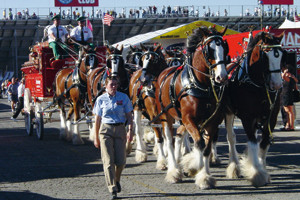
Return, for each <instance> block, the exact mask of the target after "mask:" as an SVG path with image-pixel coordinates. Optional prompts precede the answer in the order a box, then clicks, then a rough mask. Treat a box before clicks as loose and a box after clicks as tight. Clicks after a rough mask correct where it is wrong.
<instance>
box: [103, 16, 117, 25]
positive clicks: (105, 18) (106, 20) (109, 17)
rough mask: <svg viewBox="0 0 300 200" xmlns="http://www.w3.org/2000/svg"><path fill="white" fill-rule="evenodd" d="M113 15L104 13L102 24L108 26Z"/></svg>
mask: <svg viewBox="0 0 300 200" xmlns="http://www.w3.org/2000/svg"><path fill="white" fill-rule="evenodd" d="M114 19H115V18H114V17H113V16H111V15H109V14H105V15H104V18H103V24H106V25H108V26H110V24H111V22H112V21H114Z"/></svg>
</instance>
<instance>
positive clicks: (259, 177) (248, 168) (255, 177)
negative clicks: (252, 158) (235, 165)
mask: <svg viewBox="0 0 300 200" xmlns="http://www.w3.org/2000/svg"><path fill="white" fill-rule="evenodd" d="M241 172H242V175H243V176H244V177H245V178H246V179H247V180H249V181H250V182H251V184H252V185H253V186H254V187H262V186H265V185H267V184H268V183H270V182H271V178H270V175H269V174H268V173H267V171H266V170H265V169H264V167H263V166H259V167H257V168H255V167H254V166H253V165H252V164H251V162H249V160H248V159H247V158H243V159H242V160H241Z"/></svg>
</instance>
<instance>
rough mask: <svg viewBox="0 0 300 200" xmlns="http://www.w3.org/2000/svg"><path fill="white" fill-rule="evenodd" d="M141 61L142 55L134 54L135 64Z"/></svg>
mask: <svg viewBox="0 0 300 200" xmlns="http://www.w3.org/2000/svg"><path fill="white" fill-rule="evenodd" d="M139 62H140V56H139V55H138V54H135V55H134V64H136V65H138V64H139Z"/></svg>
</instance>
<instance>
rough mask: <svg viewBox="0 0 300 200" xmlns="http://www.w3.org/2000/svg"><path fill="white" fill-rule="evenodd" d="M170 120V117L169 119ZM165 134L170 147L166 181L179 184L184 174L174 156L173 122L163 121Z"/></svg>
mask: <svg viewBox="0 0 300 200" xmlns="http://www.w3.org/2000/svg"><path fill="white" fill-rule="evenodd" d="M168 119H170V116H169V117H168ZM162 126H163V130H164V134H165V136H166V141H165V142H166V143H167V147H168V172H167V176H166V178H165V180H166V181H167V182H169V183H177V182H179V181H181V179H182V172H181V170H180V169H179V167H178V165H177V163H176V161H175V156H174V148H173V132H172V131H173V128H172V122H171V120H169V121H163V122H162Z"/></svg>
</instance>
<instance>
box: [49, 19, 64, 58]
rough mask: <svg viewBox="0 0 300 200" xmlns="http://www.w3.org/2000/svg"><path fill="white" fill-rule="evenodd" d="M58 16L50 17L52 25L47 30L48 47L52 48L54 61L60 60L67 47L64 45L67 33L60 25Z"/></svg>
mask: <svg viewBox="0 0 300 200" xmlns="http://www.w3.org/2000/svg"><path fill="white" fill-rule="evenodd" d="M60 19H61V16H60V15H55V16H54V17H52V21H53V25H52V26H50V27H49V29H48V36H49V37H48V38H49V39H48V42H49V47H50V48H52V50H53V54H54V57H55V60H58V59H62V55H63V54H64V53H65V52H66V49H67V46H66V45H65V44H64V42H65V40H66V37H67V35H68V31H67V30H66V28H65V27H63V26H61V25H60Z"/></svg>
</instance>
